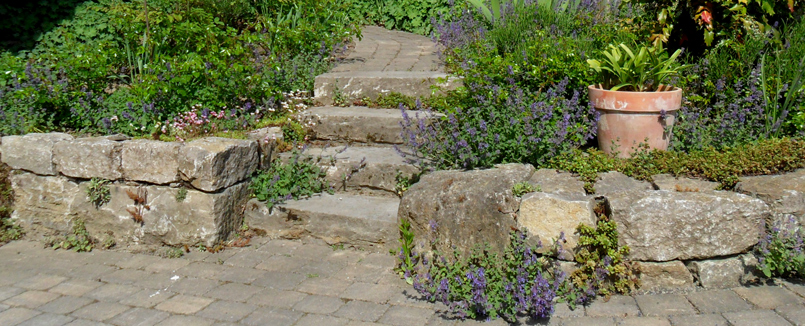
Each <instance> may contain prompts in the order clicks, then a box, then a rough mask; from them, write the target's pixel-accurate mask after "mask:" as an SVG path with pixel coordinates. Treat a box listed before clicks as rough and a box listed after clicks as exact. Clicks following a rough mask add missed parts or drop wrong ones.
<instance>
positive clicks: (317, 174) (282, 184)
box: [250, 150, 332, 209]
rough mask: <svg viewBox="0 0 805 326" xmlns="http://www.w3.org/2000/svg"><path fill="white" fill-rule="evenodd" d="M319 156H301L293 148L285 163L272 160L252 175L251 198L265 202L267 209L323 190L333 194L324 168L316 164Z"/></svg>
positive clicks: (319, 159)
mask: <svg viewBox="0 0 805 326" xmlns="http://www.w3.org/2000/svg"><path fill="white" fill-rule="evenodd" d="M320 161H321V158H313V157H306V156H302V153H301V152H299V151H296V150H294V152H293V154H292V157H291V158H290V160H289V161H288V162H274V163H273V164H271V168H270V169H269V170H268V171H262V172H260V173H259V174H258V175H257V176H255V177H254V178H252V184H251V186H250V188H251V189H252V191H254V197H255V198H257V199H258V200H260V201H264V202H265V203H266V206H268V209H271V208H272V207H274V205H276V204H279V203H282V202H284V201H286V200H291V199H300V198H305V197H310V196H312V195H315V194H319V193H322V192H325V191H326V192H330V193H332V187H331V186H330V184H329V183H328V182H327V180H326V177H327V171H326V170H325V169H322V168H321V167H320V166H319V164H318V163H319V162H320Z"/></svg>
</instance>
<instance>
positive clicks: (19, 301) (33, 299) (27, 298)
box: [3, 291, 60, 309]
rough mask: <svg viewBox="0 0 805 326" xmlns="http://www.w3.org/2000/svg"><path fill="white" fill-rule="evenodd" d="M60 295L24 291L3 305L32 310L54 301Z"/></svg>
mask: <svg viewBox="0 0 805 326" xmlns="http://www.w3.org/2000/svg"><path fill="white" fill-rule="evenodd" d="M59 296H60V295H58V294H56V293H50V292H44V291H26V292H23V293H20V294H18V295H17V296H15V297H12V298H9V299H8V300H6V301H4V302H3V303H5V304H7V305H9V306H12V307H25V308H30V309H34V308H36V307H39V306H41V305H43V304H46V303H48V302H51V301H53V300H56V298H58V297H59Z"/></svg>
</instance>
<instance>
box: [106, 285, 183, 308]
mask: <svg viewBox="0 0 805 326" xmlns="http://www.w3.org/2000/svg"><path fill="white" fill-rule="evenodd" d="M174 295H176V293H174V292H170V291H165V290H154V289H145V290H142V291H140V292H137V293H135V294H132V295H131V296H129V297H128V298H126V299H123V300H120V303H121V304H124V305H127V306H133V307H141V308H153V307H154V306H156V305H158V304H160V303H162V302H164V301H165V300H168V299H170V298H171V297H173V296H174Z"/></svg>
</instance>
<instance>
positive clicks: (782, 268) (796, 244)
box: [755, 215, 805, 277]
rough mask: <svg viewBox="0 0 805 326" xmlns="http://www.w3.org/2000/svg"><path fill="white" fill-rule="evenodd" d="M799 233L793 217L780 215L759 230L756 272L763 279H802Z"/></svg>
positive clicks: (804, 265) (803, 264)
mask: <svg viewBox="0 0 805 326" xmlns="http://www.w3.org/2000/svg"><path fill="white" fill-rule="evenodd" d="M803 248H805V243H803V231H802V227H801V225H800V221H798V220H797V219H796V218H795V217H794V216H793V215H788V216H781V217H779V218H776V219H775V221H773V222H771V223H769V222H767V223H766V224H765V225H764V226H763V227H762V228H761V235H760V242H759V243H758V245H757V246H756V247H755V255H756V256H757V257H758V269H759V270H760V271H761V272H763V274H764V275H765V276H766V277H803V276H805V253H803Z"/></svg>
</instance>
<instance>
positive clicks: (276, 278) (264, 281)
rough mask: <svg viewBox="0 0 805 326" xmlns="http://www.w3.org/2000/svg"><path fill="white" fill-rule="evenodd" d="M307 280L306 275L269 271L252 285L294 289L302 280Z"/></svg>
mask: <svg viewBox="0 0 805 326" xmlns="http://www.w3.org/2000/svg"><path fill="white" fill-rule="evenodd" d="M305 280H307V277H306V276H305V275H300V274H293V273H286V272H267V273H265V274H263V275H262V276H261V277H260V278H258V279H256V280H254V282H252V285H254V286H261V287H264V288H269V289H277V290H293V289H295V288H296V287H297V286H298V285H299V284H300V283H302V281H305Z"/></svg>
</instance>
